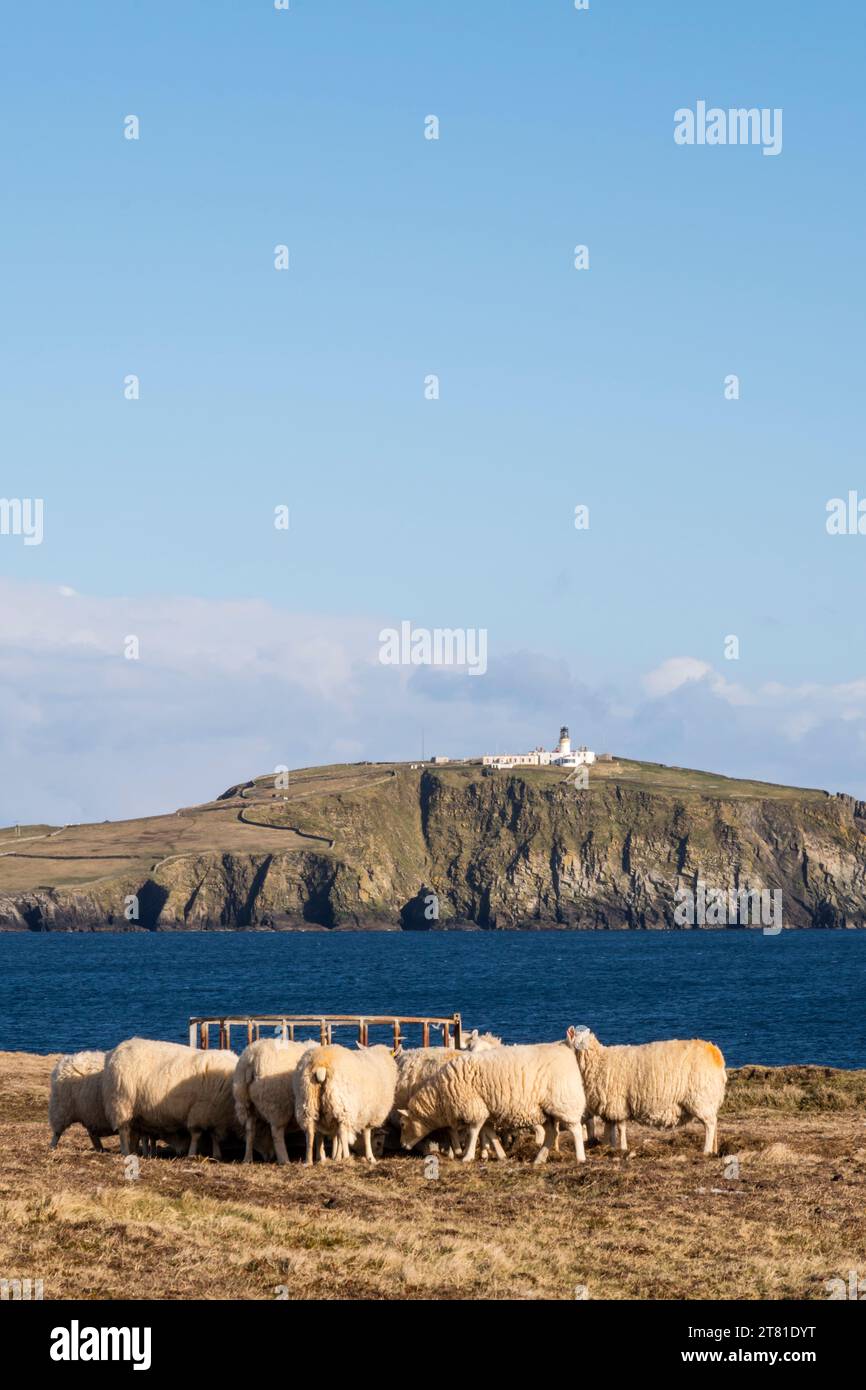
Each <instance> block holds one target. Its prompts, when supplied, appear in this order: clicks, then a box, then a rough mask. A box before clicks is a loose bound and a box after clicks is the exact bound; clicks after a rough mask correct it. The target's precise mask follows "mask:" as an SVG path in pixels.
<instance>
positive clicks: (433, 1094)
mask: <svg viewBox="0 0 866 1390" xmlns="http://www.w3.org/2000/svg"><path fill="white" fill-rule="evenodd" d="M572 1053H573V1049H572V1047H571V1046H570V1045H569V1043H568V1042H567V1041H563V1042H556V1043H536V1044H534V1045H530V1046H527V1045H524V1046H518V1047H499V1048H496V1049H495V1050H493V1051H490V1052H482V1053H461V1054H459V1055H458V1056H456V1057H454V1058H453V1059H452V1060H451V1061H450V1062H448V1063H447V1065H446V1066H444V1067H442V1068H441V1070H440V1071H439V1072H437V1074H436V1075H435V1076H434V1077H432V1078H431V1080H429V1081H427V1082H425V1083H424V1085H423V1086H420V1087H419V1088H418V1090H417V1091H415V1093H414V1095H413V1096H412V1097H411V1099H410V1101H409V1104H408V1106H407V1107H406V1108H403V1109H401V1110H400V1120H401V1126H400V1140H401V1142H402V1144H403V1147H404V1148H406V1149H411V1148H413V1147H414V1145H415V1144H417V1143H418V1142H419V1140H421V1139H423V1138H424V1136H425V1135H426V1134H429V1133H430V1132H431V1130H434V1129H442V1128H446V1129H451V1128H453V1127H455V1126H457V1125H466V1126H467V1127H468V1130H469V1137H468V1142H467V1144H466V1147H465V1149H464V1151H463V1162H464V1163H467V1162H471V1160H472V1159H473V1158H474V1157H475V1149H476V1146H477V1143H478V1138H479V1135H480V1134H481V1132H482V1130H484V1129H485V1127H487V1126H488V1125H489V1126H490V1128H491V1129H532V1130H536V1129H537V1128H538V1127H539V1126H543V1127H544V1134H543V1137H542V1141H541V1143H540V1144H539V1148H538V1152H537V1154H536V1155H535V1160H534V1161H535V1162H536V1163H543V1162H544V1161H545V1160H546V1158H547V1155H548V1153H549V1151H550V1146H551V1144H552V1143H553V1140H554V1137H555V1126H556V1121H557V1120H559V1121H560V1122H561V1123H562V1124H564V1125H565V1127H566V1128H567V1129H569V1130H570V1131H571V1134H572V1137H573V1138H574V1150H575V1156H576V1159H577V1162H578V1163H583V1162H584V1161H585V1153H584V1147H583V1117H584V1112H585V1110H586V1098H585V1095H584V1090H583V1082H582V1080H581V1075H580V1068H579V1066H578V1065H577V1064H576V1061H575V1058H574V1056H573V1055H572ZM497 1157H504V1153H502V1151H501V1147H500V1148H498V1149H497Z"/></svg>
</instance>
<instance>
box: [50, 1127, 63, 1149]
mask: <svg viewBox="0 0 866 1390" xmlns="http://www.w3.org/2000/svg"><path fill="white" fill-rule="evenodd" d="M62 1132H63V1131H62V1130H59V1129H57V1130H55V1131H54V1133H53V1134H52V1136H51V1148H52V1149H56V1148H57V1145H58V1144H59V1143H60V1135H61V1134H62Z"/></svg>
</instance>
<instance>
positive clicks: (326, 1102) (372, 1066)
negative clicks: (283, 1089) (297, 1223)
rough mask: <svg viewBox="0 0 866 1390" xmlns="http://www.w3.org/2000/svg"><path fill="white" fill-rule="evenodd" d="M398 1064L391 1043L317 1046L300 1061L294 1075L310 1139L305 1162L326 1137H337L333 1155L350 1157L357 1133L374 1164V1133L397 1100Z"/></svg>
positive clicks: (299, 1119)
mask: <svg viewBox="0 0 866 1390" xmlns="http://www.w3.org/2000/svg"><path fill="white" fill-rule="evenodd" d="M396 1088H397V1063H396V1062H395V1060H394V1056H393V1054H392V1052H391V1049H390V1048H389V1047H385V1046H383V1045H381V1044H380V1045H378V1046H376V1047H358V1048H357V1049H355V1050H353V1049H351V1048H348V1047H340V1045H339V1044H338V1043H333V1044H329V1045H328V1046H327V1047H314V1048H311V1049H310V1051H309V1052H306V1053H305V1054H304V1056H303V1057H302V1058H301V1060H300V1062H299V1063H298V1066H297V1069H296V1071H295V1075H294V1090H295V1117H296V1119H297V1122H298V1125H299V1126H300V1128H301V1129H302V1130H303V1131H304V1133H305V1135H306V1140H307V1153H306V1158H305V1162H306V1163H307V1164H310V1163H312V1161H313V1148H314V1145H315V1144H316V1141H317V1140H318V1141H319V1154H320V1156H321V1154H322V1148H321V1141H322V1139H323V1138H324V1137H325V1136H328V1137H330V1138H332V1139H333V1140H334V1146H333V1156H334V1158H351V1156H352V1155H351V1152H350V1148H351V1145H352V1144H353V1143H354V1141H355V1138H356V1136H357V1135H358V1134H361V1133H363V1136H364V1157H365V1158H366V1159H367V1162H368V1163H375V1162H376V1159H375V1158H374V1156H373V1146H372V1133H373V1130H374V1129H378V1128H379V1127H380V1126H381V1125H384V1124H385V1121H386V1120H387V1119H388V1115H389V1113H390V1111H391V1107H392V1105H393V1104H394V1092H395V1090H396Z"/></svg>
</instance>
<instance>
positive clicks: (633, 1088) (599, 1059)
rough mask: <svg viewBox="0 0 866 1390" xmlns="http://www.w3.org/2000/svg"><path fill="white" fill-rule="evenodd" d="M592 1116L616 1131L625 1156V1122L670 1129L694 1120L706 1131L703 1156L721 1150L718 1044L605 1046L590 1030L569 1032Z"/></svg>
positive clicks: (724, 1078) (721, 1075)
mask: <svg viewBox="0 0 866 1390" xmlns="http://www.w3.org/2000/svg"><path fill="white" fill-rule="evenodd" d="M568 1040H569V1042H570V1043H571V1045H572V1047H573V1048H574V1050H575V1052H576V1054H577V1062H578V1066H579V1067H580V1073H581V1076H582V1077H583V1084H584V1088H585V1090H586V1099H587V1104H588V1106H589V1109H590V1111H591V1112H592V1113H593V1114H596V1115H600V1116H601V1117H602V1119H603V1120H604V1121H605V1123H606V1125H607V1127H608V1138H609V1140H610V1143H611V1144H613V1142H614V1138H613V1136H614V1126H616V1127H617V1129H618V1132H619V1148H620V1151H621V1152H623V1153H626V1152H627V1149H628V1144H627V1140H626V1121H627V1120H637V1121H639V1122H640V1123H642V1124H647V1125H653V1126H656V1127H657V1128H661V1129H671V1128H673V1127H674V1126H675V1125H678V1124H682V1123H685V1122H686V1121H688V1120H689V1119H691V1118H692V1117H694V1118H695V1119H696V1120H700V1121H701V1122H702V1124H703V1126H704V1153H705V1154H714V1153H716V1152H717V1151H718V1147H717V1116H718V1112H719V1107H720V1106H721V1104H722V1101H723V1100H724V1097H725V1085H726V1082H727V1074H726V1072H725V1059H724V1057H723V1056H722V1054H721V1052H720V1051H719V1049H718V1048H717V1047H716V1045H715V1043H710V1042H704V1041H703V1040H702V1039H700V1038H692V1039H691V1040H690V1041H687V1042H685V1041H681V1040H680V1039H671V1040H670V1041H667V1042H652V1043H642V1044H640V1045H634V1046H620V1047H603V1046H602V1044H601V1043H600V1042H599V1040H598V1038H597V1037H596V1036H595V1034H594V1033H592V1032H591V1031H590V1030H589V1029H588V1028H569V1030H568Z"/></svg>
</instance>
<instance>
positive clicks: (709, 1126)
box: [704, 1116, 718, 1154]
mask: <svg viewBox="0 0 866 1390" xmlns="http://www.w3.org/2000/svg"><path fill="white" fill-rule="evenodd" d="M704 1131H705V1133H704V1153H705V1154H714V1153H718V1145H717V1143H716V1118H715V1116H713V1118H712V1119H711V1120H704Z"/></svg>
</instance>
